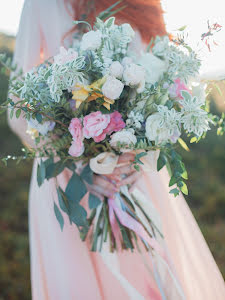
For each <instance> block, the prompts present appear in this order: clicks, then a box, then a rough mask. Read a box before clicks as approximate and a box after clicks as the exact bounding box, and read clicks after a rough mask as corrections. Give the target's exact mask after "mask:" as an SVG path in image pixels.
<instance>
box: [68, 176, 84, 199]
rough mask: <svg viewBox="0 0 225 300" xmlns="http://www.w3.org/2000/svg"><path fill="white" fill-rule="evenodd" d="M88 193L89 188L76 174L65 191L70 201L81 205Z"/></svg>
mask: <svg viewBox="0 0 225 300" xmlns="http://www.w3.org/2000/svg"><path fill="white" fill-rule="evenodd" d="M86 193H87V188H86V186H85V184H84V182H83V181H82V179H81V177H80V176H79V175H77V174H76V173H75V172H74V173H73V175H72V177H71V178H70V180H69V182H68V184H67V187H66V191H65V194H66V196H67V198H68V200H69V201H72V202H76V203H79V202H80V200H81V199H82V198H83V197H84V196H85V194H86Z"/></svg>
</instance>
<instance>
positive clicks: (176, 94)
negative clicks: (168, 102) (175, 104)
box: [169, 78, 190, 99]
mask: <svg viewBox="0 0 225 300" xmlns="http://www.w3.org/2000/svg"><path fill="white" fill-rule="evenodd" d="M181 91H188V92H190V90H189V89H188V87H187V86H186V85H185V84H184V83H183V82H182V81H181V80H180V78H177V79H176V80H175V81H174V84H173V85H171V86H170V87H169V94H170V97H171V98H179V99H183V97H182V95H181Z"/></svg>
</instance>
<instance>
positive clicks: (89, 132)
mask: <svg viewBox="0 0 225 300" xmlns="http://www.w3.org/2000/svg"><path fill="white" fill-rule="evenodd" d="M109 122H110V115H103V114H102V113H101V112H100V111H96V112H92V113H90V114H89V115H87V116H85V117H84V120H83V125H84V129H83V133H84V137H85V138H86V139H90V138H94V139H95V138H96V137H98V136H99V135H101V134H102V133H103V130H104V129H105V128H106V127H107V126H108V124H109Z"/></svg>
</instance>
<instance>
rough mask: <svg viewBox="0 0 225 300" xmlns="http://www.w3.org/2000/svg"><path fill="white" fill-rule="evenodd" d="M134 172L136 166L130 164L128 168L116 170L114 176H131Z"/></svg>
mask: <svg viewBox="0 0 225 300" xmlns="http://www.w3.org/2000/svg"><path fill="white" fill-rule="evenodd" d="M134 171H135V169H134V166H133V165H132V164H129V165H126V166H121V167H117V168H115V170H114V171H113V174H115V175H122V174H125V175H130V174H131V173H133V172H134Z"/></svg>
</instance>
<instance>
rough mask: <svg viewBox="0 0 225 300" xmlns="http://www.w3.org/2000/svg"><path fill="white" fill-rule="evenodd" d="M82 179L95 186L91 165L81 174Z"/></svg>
mask: <svg viewBox="0 0 225 300" xmlns="http://www.w3.org/2000/svg"><path fill="white" fill-rule="evenodd" d="M80 176H81V177H82V179H83V180H84V181H86V182H87V183H89V184H93V171H92V170H91V168H90V166H89V164H87V165H86V166H85V167H84V169H83V171H82V172H81V175H80Z"/></svg>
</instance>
